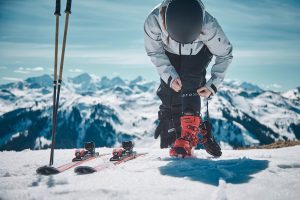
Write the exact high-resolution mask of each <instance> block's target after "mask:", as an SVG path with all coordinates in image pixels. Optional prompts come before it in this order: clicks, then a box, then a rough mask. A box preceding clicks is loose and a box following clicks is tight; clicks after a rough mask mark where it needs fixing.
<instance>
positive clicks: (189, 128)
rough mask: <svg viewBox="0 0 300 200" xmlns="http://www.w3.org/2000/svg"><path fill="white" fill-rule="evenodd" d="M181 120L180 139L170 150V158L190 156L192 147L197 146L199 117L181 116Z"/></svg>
mask: <svg viewBox="0 0 300 200" xmlns="http://www.w3.org/2000/svg"><path fill="white" fill-rule="evenodd" d="M180 120H181V137H180V138H178V139H177V140H176V141H175V143H174V145H173V147H172V148H171V149H170V153H169V154H170V156H176V157H177V156H182V157H185V156H191V155H192V149H193V147H195V146H197V144H198V141H199V139H198V133H199V126H200V121H201V119H200V117H199V116H192V115H187V116H182V117H181V118H180Z"/></svg>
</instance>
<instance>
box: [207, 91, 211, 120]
mask: <svg viewBox="0 0 300 200" xmlns="http://www.w3.org/2000/svg"><path fill="white" fill-rule="evenodd" d="M209 100H211V95H210V96H209V97H207V99H206V117H207V121H209V110H208V102H209Z"/></svg>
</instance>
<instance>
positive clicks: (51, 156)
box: [50, 0, 72, 165]
mask: <svg viewBox="0 0 300 200" xmlns="http://www.w3.org/2000/svg"><path fill="white" fill-rule="evenodd" d="M71 4H72V0H67V5H66V10H65V13H66V21H65V29H64V37H63V45H62V52H61V61H60V68H59V78H58V82H57V95H56V103H55V118H54V120H55V121H54V126H53V133H54V135H53V136H52V145H51V155H50V165H53V158H54V147H55V135H56V128H57V112H58V107H59V96H60V89H61V83H62V73H63V67H64V59H65V49H66V42H67V34H68V25H69V15H70V14H71Z"/></svg>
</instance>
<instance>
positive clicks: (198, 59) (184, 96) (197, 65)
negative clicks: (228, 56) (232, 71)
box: [155, 46, 213, 148]
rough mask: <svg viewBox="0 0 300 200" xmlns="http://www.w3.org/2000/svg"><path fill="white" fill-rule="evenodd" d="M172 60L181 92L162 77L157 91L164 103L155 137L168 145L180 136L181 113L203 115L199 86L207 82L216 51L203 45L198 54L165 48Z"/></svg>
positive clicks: (162, 145) (160, 108)
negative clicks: (209, 68) (208, 68)
mask: <svg viewBox="0 0 300 200" xmlns="http://www.w3.org/2000/svg"><path fill="white" fill-rule="evenodd" d="M165 53H166V55H167V56H168V58H169V60H170V62H171V64H172V65H173V66H174V67H175V69H176V72H177V73H178V75H179V77H180V79H181V82H182V88H181V91H180V92H175V91H174V90H173V89H172V88H170V85H169V83H168V84H166V83H165V82H164V81H163V80H161V84H160V86H159V88H158V90H157V95H158V97H159V98H160V100H161V102H162V104H161V105H160V107H159V112H158V118H159V121H160V122H159V124H158V127H157V129H156V131H155V137H156V138H157V137H158V135H160V136H161V148H167V147H168V146H170V145H171V144H172V143H173V142H174V141H175V139H177V138H179V137H180V136H181V128H180V116H181V115H182V114H184V113H193V114H195V115H200V109H201V108H200V106H201V105H200V104H201V100H200V97H199V95H198V94H197V89H199V88H200V87H203V86H204V85H205V83H206V79H205V75H206V68H207V66H208V65H209V63H210V61H211V59H212V57H213V55H212V54H211V52H210V51H209V49H208V48H207V47H206V46H203V48H202V49H201V51H200V52H199V53H198V54H197V55H176V54H172V53H170V52H167V51H166V52H165Z"/></svg>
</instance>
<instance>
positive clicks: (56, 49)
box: [49, 0, 60, 165]
mask: <svg viewBox="0 0 300 200" xmlns="http://www.w3.org/2000/svg"><path fill="white" fill-rule="evenodd" d="M54 15H55V16H56V27H55V52H54V78H53V108H52V110H53V112H52V142H51V154H50V163H49V165H52V164H53V154H54V152H53V149H54V145H53V139H54V137H55V130H54V126H55V122H56V115H55V110H56V109H55V108H56V106H55V103H56V87H57V60H58V59H57V57H58V33H59V16H60V0H56V6H55V12H54Z"/></svg>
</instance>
